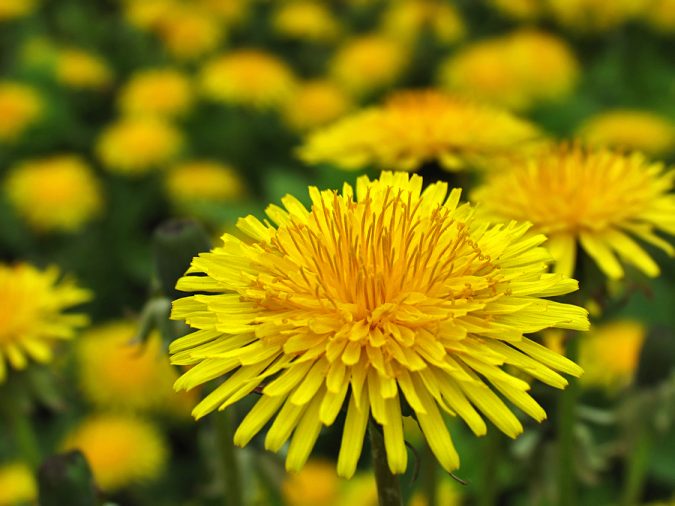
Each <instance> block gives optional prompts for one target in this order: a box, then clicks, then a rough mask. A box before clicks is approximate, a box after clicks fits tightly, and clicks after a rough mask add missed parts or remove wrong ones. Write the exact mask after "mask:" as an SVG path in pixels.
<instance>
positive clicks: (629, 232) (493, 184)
mask: <svg viewBox="0 0 675 506" xmlns="http://www.w3.org/2000/svg"><path fill="white" fill-rule="evenodd" d="M674 177H675V172H674V171H668V172H664V168H663V164H661V163H649V162H648V161H647V160H645V158H644V156H642V155H640V154H637V153H635V154H631V155H622V154H617V153H614V152H611V151H608V150H604V149H601V150H594V151H587V150H583V149H580V148H566V147H561V148H554V149H553V150H551V151H547V152H543V153H541V154H540V155H538V156H536V157H534V158H532V159H531V160H529V161H525V162H518V163H516V164H514V165H513V167H510V168H509V169H507V170H504V171H501V172H498V173H497V172H495V173H493V174H490V176H489V177H488V180H487V182H486V183H485V184H484V185H483V186H482V187H481V188H478V189H477V190H476V192H475V193H474V195H473V199H474V200H475V201H477V202H479V203H480V205H481V209H482V210H483V212H484V213H485V214H486V215H487V216H489V217H490V218H491V219H494V220H529V221H530V222H532V223H533V228H534V230H536V231H538V232H541V233H544V234H546V235H547V236H548V238H549V239H548V243H547V247H548V248H549V249H550V251H551V254H552V255H553V258H554V259H555V260H556V271H559V272H561V273H563V274H568V275H571V273H572V272H573V271H574V266H575V263H576V248H577V246H576V244H577V242H579V243H580V244H581V247H582V248H583V249H584V250H585V251H586V253H588V254H589V255H590V256H591V257H592V258H593V259H594V260H595V262H596V263H597V264H598V266H599V267H600V269H601V270H602V271H604V272H605V274H607V275H608V276H609V277H610V278H620V277H622V276H623V274H624V270H623V267H622V266H621V264H620V263H619V261H618V260H617V258H616V254H618V255H619V256H620V257H621V259H622V260H624V261H625V262H626V263H629V264H632V265H634V266H635V267H637V268H638V269H639V270H641V271H643V272H644V273H645V274H647V275H648V276H657V275H658V274H659V267H658V265H657V264H656V263H655V262H654V260H652V258H651V257H650V256H649V255H648V254H647V253H646V252H645V251H644V250H643V249H642V247H641V246H639V245H638V244H637V243H636V242H635V241H634V239H633V238H632V237H637V238H639V239H641V240H643V241H645V242H648V243H651V244H653V245H655V246H657V247H659V248H661V249H663V250H664V251H666V252H667V253H668V254H670V255H672V254H673V253H674V250H673V248H672V246H671V245H670V244H668V243H667V242H666V241H664V240H663V239H662V238H660V237H658V236H657V235H656V234H654V231H656V230H660V231H663V232H666V233H668V234H671V235H672V234H675V195H673V194H672V193H668V192H669V191H671V189H672V186H673V178H674Z"/></svg>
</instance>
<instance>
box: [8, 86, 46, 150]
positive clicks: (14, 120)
mask: <svg viewBox="0 0 675 506" xmlns="http://www.w3.org/2000/svg"><path fill="white" fill-rule="evenodd" d="M42 110H43V103H42V99H41V98H40V95H39V94H38V92H37V91H36V90H35V89H33V88H32V87H30V86H28V85H25V84H23V83H18V82H12V81H0V118H2V121H0V143H2V142H12V141H15V140H17V139H18V138H19V137H20V136H21V134H23V133H24V132H25V131H26V130H27V129H28V127H30V126H31V125H32V124H34V123H35V122H36V121H37V120H38V119H39V118H40V116H41V115H42Z"/></svg>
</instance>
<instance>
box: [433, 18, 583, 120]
mask: <svg viewBox="0 0 675 506" xmlns="http://www.w3.org/2000/svg"><path fill="white" fill-rule="evenodd" d="M578 75H579V64H578V62H577V60H576V58H575V56H574V54H573V53H572V51H571V49H570V48H569V47H568V46H567V44H566V43H565V41H563V40H562V39H560V38H558V37H556V36H554V35H551V34H547V33H544V32H537V31H533V30H521V31H518V32H514V33H511V34H508V35H504V36H500V37H494V38H491V39H487V40H483V41H479V42H476V43H474V44H471V45H469V46H467V47H466V48H464V49H462V50H460V51H458V52H457V53H456V54H454V55H452V56H451V57H450V58H449V59H448V60H446V61H445V62H444V63H442V64H441V66H440V70H439V82H440V83H441V86H442V87H443V88H444V89H447V90H449V91H454V92H458V93H462V94H466V95H468V96H472V97H474V98H476V99H480V100H484V101H487V102H490V103H494V104H498V105H502V106H505V107H508V108H510V109H514V110H523V109H527V108H530V107H532V106H533V105H535V104H537V103H540V102H547V101H548V102H550V101H555V100H560V99H562V98H564V97H566V96H567V95H569V93H570V92H571V91H572V90H573V88H574V86H575V84H576V82H577V80H578Z"/></svg>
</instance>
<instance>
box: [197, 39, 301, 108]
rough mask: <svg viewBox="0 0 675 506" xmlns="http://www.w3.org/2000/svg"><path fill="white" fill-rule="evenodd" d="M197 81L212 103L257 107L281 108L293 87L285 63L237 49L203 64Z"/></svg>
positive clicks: (260, 53)
mask: <svg viewBox="0 0 675 506" xmlns="http://www.w3.org/2000/svg"><path fill="white" fill-rule="evenodd" d="M200 79H201V86H202V90H203V92H204V94H205V95H206V96H207V97H209V98H211V99H213V100H218V101H220V102H224V103H227V104H236V105H243V106H248V107H259V108H276V107H279V106H281V105H282V104H284V103H285V102H286V101H287V100H288V99H289V98H290V97H291V96H292V95H293V92H294V88H295V86H296V81H295V76H294V75H293V72H292V71H291V69H290V68H289V67H288V65H286V63H284V62H283V61H282V60H280V59H279V58H277V57H276V56H274V55H272V54H270V53H266V52H263V51H259V50H256V49H239V50H237V51H232V52H230V53H226V54H224V55H222V56H220V57H217V58H215V59H213V60H211V61H210V62H207V63H206V65H204V67H203V68H202V71H201V76H200Z"/></svg>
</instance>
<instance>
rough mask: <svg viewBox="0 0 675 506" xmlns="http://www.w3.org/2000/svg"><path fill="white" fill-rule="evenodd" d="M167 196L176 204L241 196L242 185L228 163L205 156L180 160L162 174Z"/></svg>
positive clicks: (230, 198)
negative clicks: (164, 174) (192, 159)
mask: <svg viewBox="0 0 675 506" xmlns="http://www.w3.org/2000/svg"><path fill="white" fill-rule="evenodd" d="M165 186H166V191H167V194H168V196H169V199H170V200H171V201H172V202H174V203H175V204H176V205H178V206H184V205H188V204H190V203H195V202H203V201H207V202H219V201H220V202H222V201H228V200H237V199H241V198H242V196H243V195H244V194H245V192H246V187H245V185H244V182H243V181H242V179H241V177H240V176H239V174H237V172H236V171H235V170H234V169H233V168H232V167H230V166H229V165H224V164H222V163H219V162H211V161H207V160H194V161H190V162H183V163H180V164H178V165H176V166H174V167H173V168H172V169H171V170H170V171H169V173H168V174H167V175H166V185H165Z"/></svg>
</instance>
